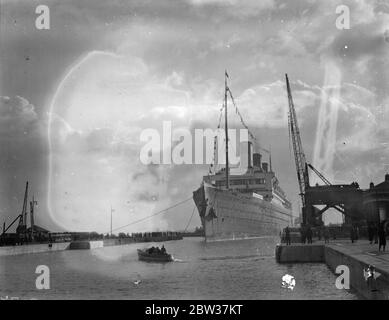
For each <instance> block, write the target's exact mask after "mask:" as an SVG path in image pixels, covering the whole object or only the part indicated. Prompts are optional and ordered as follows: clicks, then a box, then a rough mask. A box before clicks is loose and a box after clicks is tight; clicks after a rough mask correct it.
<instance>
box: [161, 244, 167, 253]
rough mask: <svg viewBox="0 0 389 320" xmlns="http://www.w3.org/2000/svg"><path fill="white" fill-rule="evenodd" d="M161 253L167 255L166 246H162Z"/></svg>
mask: <svg viewBox="0 0 389 320" xmlns="http://www.w3.org/2000/svg"><path fill="white" fill-rule="evenodd" d="M161 253H163V254H165V253H166V249H165V246H164V245H162V248H161Z"/></svg>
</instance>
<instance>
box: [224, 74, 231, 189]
mask: <svg viewBox="0 0 389 320" xmlns="http://www.w3.org/2000/svg"><path fill="white" fill-rule="evenodd" d="M227 78H228V73H227V70H225V74H224V108H225V111H224V114H225V118H224V122H225V125H224V128H225V132H226V189H229V187H230V183H229V172H228V171H229V168H228V124H227V90H228V87H227Z"/></svg>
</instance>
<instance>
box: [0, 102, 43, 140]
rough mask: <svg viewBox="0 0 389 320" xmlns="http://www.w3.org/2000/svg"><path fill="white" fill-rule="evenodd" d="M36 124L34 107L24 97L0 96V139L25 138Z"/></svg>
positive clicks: (33, 130) (32, 132)
mask: <svg viewBox="0 0 389 320" xmlns="http://www.w3.org/2000/svg"><path fill="white" fill-rule="evenodd" d="M37 124H38V116H37V114H36V112H35V108H34V106H33V105H32V104H30V103H29V102H28V101H27V100H26V99H25V98H23V97H20V96H15V97H13V98H10V97H6V96H0V134H1V137H2V139H17V138H25V137H26V136H28V135H31V134H34V133H35V131H36V126H37Z"/></svg>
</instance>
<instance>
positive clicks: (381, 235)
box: [378, 223, 386, 251]
mask: <svg viewBox="0 0 389 320" xmlns="http://www.w3.org/2000/svg"><path fill="white" fill-rule="evenodd" d="M381 247H383V250H382V251H385V247H386V232H385V227H384V223H381V224H380V226H379V228H378V251H381Z"/></svg>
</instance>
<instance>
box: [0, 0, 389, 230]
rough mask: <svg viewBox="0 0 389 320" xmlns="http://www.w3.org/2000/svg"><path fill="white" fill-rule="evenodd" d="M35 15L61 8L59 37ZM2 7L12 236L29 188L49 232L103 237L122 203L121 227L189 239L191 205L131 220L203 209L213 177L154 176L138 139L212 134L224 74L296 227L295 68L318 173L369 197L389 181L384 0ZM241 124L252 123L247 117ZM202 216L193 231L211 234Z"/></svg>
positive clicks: (4, 138)
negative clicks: (345, 18) (200, 192)
mask: <svg viewBox="0 0 389 320" xmlns="http://www.w3.org/2000/svg"><path fill="white" fill-rule="evenodd" d="M38 5H46V6H48V8H49V9H50V29H48V30H41V29H37V28H36V25H35V21H36V19H37V17H38V16H39V14H37V13H35V9H36V7H37V6H38ZM340 5H346V6H347V7H348V8H349V11H350V28H349V29H339V28H337V25H336V21H337V18H338V17H339V16H340V14H339V13H337V11H336V10H337V7H338V6H340ZM0 9H1V13H0V14H1V15H0V177H1V179H0V221H1V222H3V221H5V222H6V224H7V225H8V224H9V223H10V222H11V221H12V220H13V219H14V218H15V217H16V216H17V215H18V214H20V212H21V210H22V201H23V193H24V186H25V183H26V181H27V180H28V181H29V183H30V195H32V194H34V196H35V198H36V199H37V200H38V207H37V208H36V218H35V220H36V223H37V224H38V225H40V226H42V227H46V228H48V229H50V230H53V231H60V230H70V231H97V232H104V233H106V232H108V231H109V228H110V211H111V207H112V208H113V228H114V229H115V230H116V232H137V231H149V230H167V229H170V230H182V229H184V228H185V227H186V226H187V224H188V222H189V220H190V217H191V215H192V212H193V208H194V204H193V201H191V200H188V201H187V202H185V204H183V205H181V206H178V207H176V208H174V209H172V210H170V211H168V212H167V213H165V214H160V215H157V216H155V217H153V218H152V219H147V220H145V221H143V222H141V223H137V224H132V222H134V221H137V220H139V219H142V218H144V217H147V216H149V215H151V214H153V213H155V212H158V211H159V210H162V209H164V208H167V207H169V206H172V205H174V204H176V203H177V202H180V201H183V200H186V199H189V198H191V196H192V192H193V191H194V190H195V189H196V188H197V187H198V186H199V185H200V183H201V177H202V176H203V175H205V174H207V172H208V166H207V165H190V164H183V165H175V164H161V165H144V164H143V163H141V162H140V160H139V153H140V150H141V148H142V146H143V145H144V142H142V141H141V140H140V135H141V133H142V131H143V130H145V129H148V128H153V129H156V130H158V131H159V132H162V125H163V121H171V123H172V127H173V128H176V129H178V130H182V129H189V130H190V131H191V132H193V131H194V130H195V129H201V128H204V129H205V128H211V129H215V128H216V126H217V123H218V119H219V114H220V107H221V104H222V99H223V94H224V72H225V70H226V69H227V70H228V74H229V87H230V88H231V91H232V93H233V94H234V97H235V99H236V102H237V105H238V108H239V110H240V112H241V114H242V116H243V118H244V119H245V122H246V123H247V125H248V126H249V127H250V129H251V131H252V132H253V133H254V134H255V136H256V137H257V141H258V143H259V144H260V146H262V147H263V148H266V149H269V148H271V151H272V165H273V169H274V171H275V172H276V175H277V177H278V179H279V181H280V184H281V186H282V187H283V189H284V190H285V191H286V193H287V195H288V197H289V199H290V200H291V201H292V203H293V208H294V214H295V215H296V216H297V215H298V210H299V207H300V206H301V204H299V196H298V184H297V177H296V169H295V164H294V158H293V154H292V151H291V149H290V144H289V135H288V122H287V109H288V102H287V95H286V88H285V80H284V79H285V73H287V74H288V75H289V79H290V81H291V87H292V94H293V98H294V104H295V108H296V112H297V117H298V121H299V126H300V132H301V138H302V142H303V147H304V151H305V154H306V158H307V161H308V162H310V163H312V164H313V165H314V166H315V167H316V168H317V169H319V171H321V172H322V173H323V174H324V175H325V176H326V177H327V178H328V179H329V180H331V181H332V182H333V183H351V182H353V181H357V182H358V183H359V184H360V186H361V187H362V188H368V185H369V183H370V182H374V183H380V182H381V181H383V179H384V175H385V173H386V172H387V171H389V157H388V156H389V145H388V138H389V126H388V123H389V109H388V108H389V107H388V105H389V90H388V80H389V79H388V77H389V74H388V70H389V3H388V2H387V1H385V0H375V1H373V0H353V1H336V0H326V1H324V0H323V1H315V0H294V1H286V0H285V1H282V0H264V1H255V0H242V1H238V0H226V1H221V0H159V1H147V0H141V1H137V0H130V1H124V0H123V1H120V0H112V1H109V3H108V2H107V1H102V0H93V1H92V0H84V1H78V0H77V1H76V0H74V1H73V0H66V1H65V0H61V1H59V0H46V1H43V0H39V1H35V0H28V1H27V0H12V1H10V0H0ZM229 122H230V123H231V126H232V127H234V128H240V127H241V124H240V122H239V118H238V117H237V115H236V113H235V112H230V114H229ZM265 157H266V156H265ZM311 180H312V183H316V182H319V180H317V178H316V177H314V176H312V177H311ZM195 213H196V214H194V215H193V218H192V220H191V222H190V225H189V228H194V227H195V226H199V225H200V219H199V218H198V215H197V212H195ZM326 219H327V221H337V219H338V220H339V216H336V214H335V213H328V216H327V215H326ZM126 225H128V226H126ZM122 226H126V227H123V228H121V227H122ZM119 228H120V229H119Z"/></svg>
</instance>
